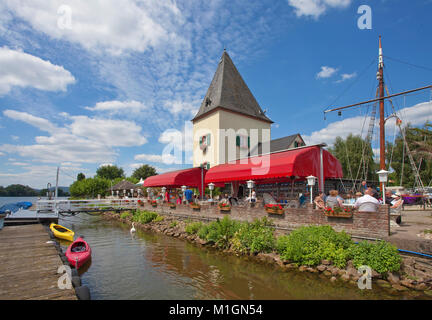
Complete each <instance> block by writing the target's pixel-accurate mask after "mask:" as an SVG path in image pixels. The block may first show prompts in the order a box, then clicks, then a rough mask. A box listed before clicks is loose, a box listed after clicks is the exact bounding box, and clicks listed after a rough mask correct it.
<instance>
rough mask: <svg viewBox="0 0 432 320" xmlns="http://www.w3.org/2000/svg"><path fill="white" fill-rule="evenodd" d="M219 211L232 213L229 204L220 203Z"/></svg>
mask: <svg viewBox="0 0 432 320" xmlns="http://www.w3.org/2000/svg"><path fill="white" fill-rule="evenodd" d="M219 210H220V211H225V212H230V211H231V206H230V205H229V204H228V203H219Z"/></svg>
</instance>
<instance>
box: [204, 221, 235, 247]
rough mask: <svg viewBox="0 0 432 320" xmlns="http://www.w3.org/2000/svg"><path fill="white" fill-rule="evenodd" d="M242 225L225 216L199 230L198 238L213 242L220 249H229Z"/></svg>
mask: <svg viewBox="0 0 432 320" xmlns="http://www.w3.org/2000/svg"><path fill="white" fill-rule="evenodd" d="M240 225H241V224H240V222H238V221H235V220H231V219H230V218H228V217H227V216H225V217H223V219H222V220H218V221H214V222H211V223H209V224H207V225H203V226H202V227H201V228H200V229H199V230H198V236H199V237H200V238H201V239H205V240H207V241H209V242H213V243H214V244H215V245H216V246H218V247H220V248H228V247H229V245H230V241H231V239H232V237H233V236H234V234H235V233H236V232H237V231H238V230H239V228H240Z"/></svg>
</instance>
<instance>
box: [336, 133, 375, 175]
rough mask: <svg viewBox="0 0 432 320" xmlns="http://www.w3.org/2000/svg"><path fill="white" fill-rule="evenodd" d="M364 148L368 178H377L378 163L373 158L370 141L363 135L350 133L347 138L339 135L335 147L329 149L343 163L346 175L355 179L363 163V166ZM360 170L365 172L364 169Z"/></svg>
mask: <svg viewBox="0 0 432 320" xmlns="http://www.w3.org/2000/svg"><path fill="white" fill-rule="evenodd" d="M363 149H364V155H365V159H366V163H367V168H368V171H367V179H368V180H376V173H375V172H376V171H377V170H376V169H377V164H376V163H375V162H374V160H373V152H372V146H371V145H370V143H369V144H366V141H365V140H363V139H362V138H361V136H359V135H356V136H354V135H352V134H350V135H349V136H348V137H347V138H346V139H342V138H341V137H337V138H336V140H335V143H334V145H333V148H330V149H329V151H330V152H331V153H332V154H333V155H334V156H335V157H336V158H338V160H339V162H340V163H341V166H342V171H343V175H344V177H348V178H353V179H354V178H355V176H356V174H357V171H358V169H359V166H360V165H361V166H362V168H363V164H362V155H363ZM360 170H361V172H363V171H362V169H360Z"/></svg>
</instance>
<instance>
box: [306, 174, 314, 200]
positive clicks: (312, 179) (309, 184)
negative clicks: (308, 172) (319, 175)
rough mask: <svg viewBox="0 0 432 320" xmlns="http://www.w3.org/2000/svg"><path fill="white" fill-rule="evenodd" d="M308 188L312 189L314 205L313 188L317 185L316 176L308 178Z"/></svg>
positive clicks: (311, 195)
mask: <svg viewBox="0 0 432 320" xmlns="http://www.w3.org/2000/svg"><path fill="white" fill-rule="evenodd" d="M306 179H307V183H308V186H309V187H310V203H313V186H314V185H315V179H316V177H315V176H309V177H306Z"/></svg>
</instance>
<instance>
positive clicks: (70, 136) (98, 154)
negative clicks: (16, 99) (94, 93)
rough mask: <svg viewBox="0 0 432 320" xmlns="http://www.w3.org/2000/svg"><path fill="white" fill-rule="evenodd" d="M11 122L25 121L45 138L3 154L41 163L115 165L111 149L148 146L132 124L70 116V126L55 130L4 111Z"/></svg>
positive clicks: (6, 149)
mask: <svg viewBox="0 0 432 320" xmlns="http://www.w3.org/2000/svg"><path fill="white" fill-rule="evenodd" d="M3 114H4V115H5V116H7V117H9V118H11V119H15V120H20V121H24V122H26V123H28V124H30V125H32V126H34V127H37V128H39V129H40V130H42V131H46V132H48V133H49V135H48V136H36V137H35V142H36V144H28V145H11V144H4V145H1V146H0V149H1V150H2V152H6V153H13V154H14V153H16V154H19V155H20V156H22V157H24V158H27V159H32V160H36V161H41V162H51V163H60V162H72V163H83V162H87V163H101V162H103V163H105V162H107V161H112V162H114V160H115V157H116V156H117V152H116V151H114V149H113V148H114V147H131V146H140V145H143V144H145V143H146V142H147V139H146V138H145V137H144V136H143V135H142V134H141V129H142V128H141V127H140V126H138V125H137V124H136V123H135V122H133V121H125V120H109V119H95V118H89V117H86V116H73V117H70V118H69V120H70V121H72V122H71V123H70V124H65V125H64V126H63V127H58V126H56V125H54V124H53V123H51V122H50V121H48V120H47V119H44V118H40V117H35V116H33V115H30V114H28V113H26V112H18V111H14V110H5V111H4V112H3Z"/></svg>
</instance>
